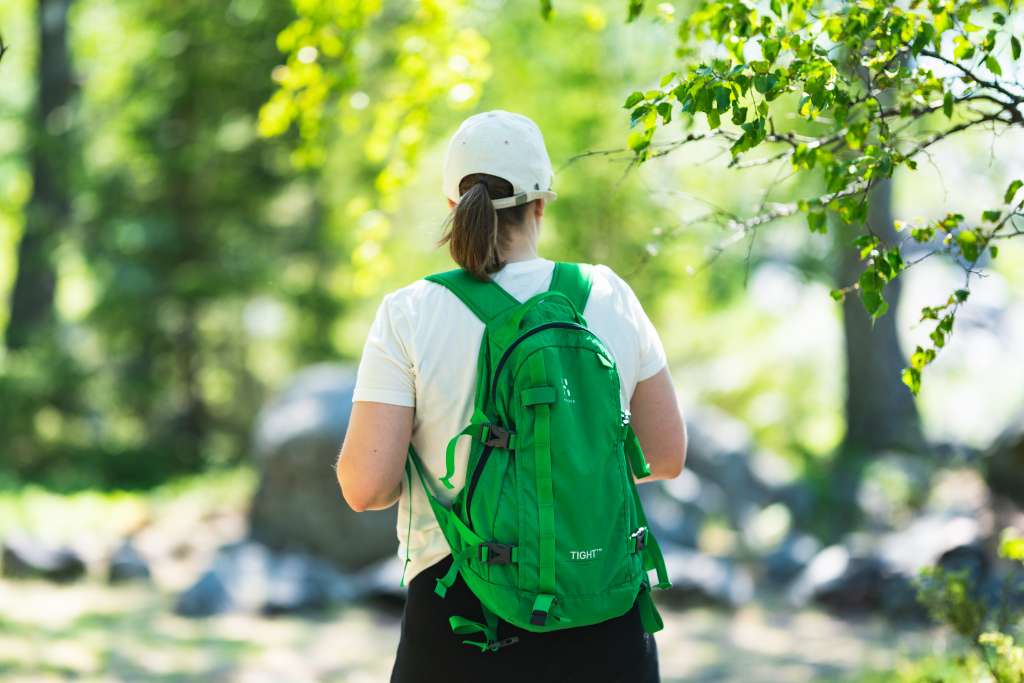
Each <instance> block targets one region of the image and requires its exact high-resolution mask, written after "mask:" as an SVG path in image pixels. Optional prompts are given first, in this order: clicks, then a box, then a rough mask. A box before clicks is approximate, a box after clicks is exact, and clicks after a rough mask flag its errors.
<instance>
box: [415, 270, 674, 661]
mask: <svg viewBox="0 0 1024 683" xmlns="http://www.w3.org/2000/svg"><path fill="white" fill-rule="evenodd" d="M427 280H430V281H431V282H436V283H437V284H440V285H443V286H444V287H447V288H448V289H449V290H451V292H452V293H454V294H455V295H456V296H457V297H459V299H460V300H462V302H463V303H464V304H465V305H466V306H468V307H469V308H470V310H472V311H473V313H474V314H476V316H477V317H478V318H479V319H480V320H481V321H483V323H484V324H485V325H486V329H485V332H484V335H483V340H482V342H481V346H480V356H479V362H478V365H477V382H476V400H475V404H474V411H473V417H472V419H471V421H470V424H469V425H468V426H467V427H466V428H465V429H463V430H462V431H461V432H459V434H457V435H456V436H455V437H454V438H453V439H452V440H451V441H450V442H449V443H448V447H447V450H446V465H447V471H446V473H445V475H444V476H443V477H441V482H442V483H443V484H444V485H445V486H446V487H447V488H452V484H451V481H450V479H451V477H452V476H453V474H454V469H455V446H456V443H457V442H458V440H459V439H460V438H462V437H468V438H470V439H472V446H471V447H470V454H469V463H468V469H467V472H466V475H467V476H466V485H465V486H464V487H463V488H462V490H461V491H459V493H458V494H457V495H456V496H455V499H454V500H453V501H452V505H451V507H450V508H449V507H448V506H446V505H445V504H444V503H443V502H441V501H440V500H439V499H438V498H437V497H436V496H435V495H434V494H433V492H432V491H431V488H430V486H429V485H428V483H427V477H426V474H425V473H426V470H425V469H424V467H423V463H422V461H421V460H420V458H419V456H417V454H416V452H415V451H414V450H413V448H412V447H411V446H410V448H409V458H408V461H407V463H406V475H407V477H408V483H409V485H410V486H411V484H412V477H413V475H412V473H411V469H410V465H409V463H412V467H413V468H414V469H415V470H416V473H417V475H418V477H419V479H420V482H421V483H422V484H423V487H424V489H425V490H426V493H427V499H428V500H429V501H430V505H431V507H432V508H433V511H434V515H435V516H436V517H437V522H438V524H439V525H440V527H441V530H442V532H443V533H444V536H445V539H446V540H447V541H448V545H450V546H451V550H452V557H453V562H452V565H451V570H450V571H449V572H448V573H447V574H446V575H445V576H444V578H442V579H439V580H438V581H437V585H436V588H435V592H436V593H437V594H438V595H440V596H441V597H442V598H443V597H444V595H445V591H446V590H447V589H448V587H450V586H451V584H452V582H453V581H454V580H455V576H456V574H457V573H459V572H461V573H462V577H463V580H464V581H465V582H466V584H467V586H468V587H469V588H470V590H471V591H472V592H473V593H474V594H475V595H476V597H477V598H478V599H479V600H480V604H481V608H482V612H483V616H484V621H483V623H480V622H476V621H472V620H470V619H466V618H464V617H458V616H453V617H451V619H450V623H451V628H452V630H453V631H454V632H455V633H456V634H460V635H466V634H474V633H482V634H483V636H484V639H483V640H482V641H478V640H464V641H463V642H464V643H466V644H468V645H475V646H479V647H480V649H481V650H483V651H487V650H489V651H497V650H498V649H499V648H501V647H503V646H505V645H509V644H511V643H513V642H515V641H516V640H517V639H516V638H506V639H504V640H501V639H499V638H498V632H497V626H498V619H499V618H500V619H503V620H505V621H507V622H509V623H511V624H514V625H516V626H518V627H520V628H523V629H526V630H529V631H534V632H541V631H553V630H557V629H564V628H574V627H579V626H586V625H588V624H594V623H597V622H600V621H605V620H607V619H611V618H614V617H617V616H621V615H622V614H624V613H626V612H627V611H628V610H629V609H630V608H631V607H632V606H633V602H634V600H636V599H637V596H638V593H639V601H640V602H639V607H640V615H641V619H642V623H643V627H644V629H645V630H646V631H647V632H648V633H653V632H655V631H658V630H660V629H661V628H662V622H661V618H660V616H659V615H658V612H657V609H656V608H655V606H654V603H653V601H652V600H651V597H650V591H651V583H650V579H649V578H648V575H647V571H648V570H652V569H653V570H656V571H657V576H658V583H657V584H656V585H655V587H656V588H668V587H669V585H670V584H669V582H668V578H667V575H666V572H665V564H664V560H663V559H662V555H661V551H660V549H659V548H658V543H657V541H656V540H655V538H654V536H653V535H652V534H651V531H650V529H649V528H648V527H647V521H646V518H645V517H644V511H643V509H642V507H641V505H640V498H639V496H638V495H637V490H636V484H635V482H634V481H633V476H636V477H638V478H639V477H645V476H647V475H649V474H650V469H649V468H648V465H647V462H646V460H645V459H644V456H643V453H642V452H641V450H640V444H639V442H638V441H637V438H636V436H635V435H634V434H633V430H632V428H631V426H630V423H629V413H628V412H624V411H623V410H622V409H621V405H620V400H619V374H618V371H617V369H616V366H615V361H614V359H613V358H612V355H611V354H610V353H609V351H608V349H607V348H606V347H605V346H604V344H603V343H602V342H601V341H600V340H599V339H598V338H597V337H596V336H595V335H594V334H593V333H592V332H591V331H590V330H588V329H587V324H586V321H585V320H584V319H583V315H582V311H583V310H584V306H585V305H586V301H587V297H588V295H589V294H590V267H589V266H587V265H583V264H570V263H557V264H555V270H554V274H553V276H552V282H551V288H550V289H549V290H548V291H546V292H541V293H540V294H538V295H536V296H534V297H532V298H531V299H529V300H528V301H525V302H523V303H520V302H519V301H517V300H516V299H515V298H513V297H512V295H510V294H509V293H508V292H506V291H505V290H504V289H502V288H501V287H500V286H498V285H497V284H496V283H494V282H493V281H492V282H482V281H480V280H477V279H475V278H474V277H472V276H471V275H470V274H468V273H467V272H466V271H464V270H461V269H460V270H453V271H449V272H446V273H439V274H436V275H431V276H429V277H427Z"/></svg>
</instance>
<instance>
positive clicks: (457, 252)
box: [438, 173, 532, 280]
mask: <svg viewBox="0 0 1024 683" xmlns="http://www.w3.org/2000/svg"><path fill="white" fill-rule="evenodd" d="M459 195H460V196H461V197H462V199H461V200H460V201H459V203H458V204H457V205H456V206H455V210H454V211H452V212H451V213H450V214H449V215H448V219H447V220H446V221H445V223H446V226H447V227H446V229H445V231H444V234H443V235H442V236H441V241H440V242H439V243H438V244H439V245H444V244H447V245H448V248H449V250H450V251H451V254H452V258H453V259H455V262H456V263H458V264H459V265H460V266H462V267H463V268H465V269H466V270H467V271H469V272H470V273H471V274H472V275H473V276H474V277H476V278H477V279H479V280H489V279H490V274H491V273H493V272H495V271H498V270H500V269H501V267H502V266H504V265H505V262H504V261H502V259H501V254H502V252H503V251H505V249H506V248H507V247H508V243H509V237H510V234H511V231H513V230H516V229H518V228H519V227H520V226H522V224H523V219H524V218H525V217H526V210H527V207H529V206H530V204H532V202H528V203H526V204H520V205H519V206H509V207H507V208H504V209H495V208H494V206H493V205H492V204H491V200H492V199H501V198H502V197H511V196H512V183H510V182H508V181H507V180H505V179H504V178H499V177H498V176H493V175H490V174H488V173H470V174H469V175H467V176H466V177H464V178H463V179H462V180H461V181H460V182H459Z"/></svg>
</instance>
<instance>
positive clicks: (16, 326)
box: [6, 0, 73, 349]
mask: <svg viewBox="0 0 1024 683" xmlns="http://www.w3.org/2000/svg"><path fill="white" fill-rule="evenodd" d="M70 6H71V0H39V4H38V9H37V21H38V30H39V63H38V67H37V73H38V78H39V89H38V94H37V95H36V111H35V120H36V128H35V130H34V131H33V136H32V150H31V165H32V196H31V198H30V199H29V203H28V208H27V211H26V215H25V231H24V233H23V234H22V237H21V241H20V242H19V243H18V273H17V275H16V276H15V279H14V288H13V290H12V292H11V317H10V320H9V321H8V324H7V332H6V343H7V347H8V348H9V349H18V348H23V347H25V346H28V345H29V344H30V343H31V340H32V339H33V337H35V336H36V335H37V334H38V333H40V332H42V331H44V330H45V329H46V328H47V327H49V326H50V324H51V323H52V322H53V320H54V295H55V292H56V289H57V272H56V267H55V265H54V263H53V258H52V257H53V250H54V247H55V246H56V242H57V239H56V238H57V236H58V235H59V233H60V231H61V230H62V229H63V228H64V227H65V226H66V225H67V222H68V219H69V217H70V214H71V199H70V191H69V188H68V180H67V178H68V173H67V169H68V166H69V161H70V156H71V155H70V154H69V153H68V149H69V145H68V138H69V134H68V129H69V125H68V123H67V122H68V117H69V115H70V114H69V112H68V110H67V107H68V106H69V102H70V100H71V97H72V91H73V85H72V80H71V58H70V55H69V52H68V41H67V27H68V8H69V7H70Z"/></svg>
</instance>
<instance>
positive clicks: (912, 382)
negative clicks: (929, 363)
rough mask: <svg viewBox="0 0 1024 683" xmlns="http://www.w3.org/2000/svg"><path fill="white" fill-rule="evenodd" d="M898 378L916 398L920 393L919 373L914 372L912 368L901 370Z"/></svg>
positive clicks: (917, 371)
mask: <svg viewBox="0 0 1024 683" xmlns="http://www.w3.org/2000/svg"><path fill="white" fill-rule="evenodd" d="M900 378H901V379H902V380H903V383H904V384H906V385H907V387H908V388H909V389H910V392H911V393H912V394H914V396H917V394H918V393H919V392H920V391H921V371H920V370H915V369H914V368H903V372H902V374H901V375H900Z"/></svg>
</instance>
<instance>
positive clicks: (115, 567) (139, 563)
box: [107, 539, 149, 583]
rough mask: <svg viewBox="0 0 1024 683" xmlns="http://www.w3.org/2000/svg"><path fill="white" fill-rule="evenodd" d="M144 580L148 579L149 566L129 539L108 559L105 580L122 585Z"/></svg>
mask: <svg viewBox="0 0 1024 683" xmlns="http://www.w3.org/2000/svg"><path fill="white" fill-rule="evenodd" d="M146 579H149V565H148V564H146V561H145V560H144V559H143V558H142V556H141V555H140V554H139V551H138V550H137V549H136V548H135V544H134V543H132V541H131V539H126V540H125V541H124V543H122V544H121V546H120V547H119V548H118V549H117V550H116V551H115V552H114V555H113V557H111V558H110V567H109V568H108V570H107V580H108V581H109V582H110V583H122V582H125V581H138V580H146Z"/></svg>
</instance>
